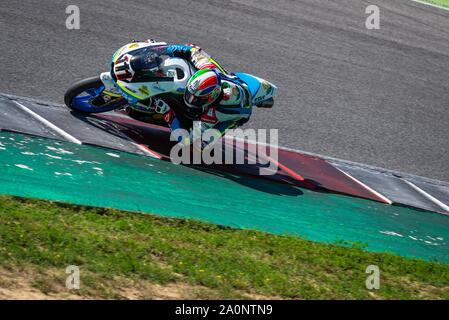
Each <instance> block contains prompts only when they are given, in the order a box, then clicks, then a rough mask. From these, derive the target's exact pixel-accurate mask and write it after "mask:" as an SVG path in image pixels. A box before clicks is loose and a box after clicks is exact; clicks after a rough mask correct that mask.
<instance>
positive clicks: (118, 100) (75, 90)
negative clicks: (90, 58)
mask: <svg viewBox="0 0 449 320" xmlns="http://www.w3.org/2000/svg"><path fill="white" fill-rule="evenodd" d="M103 90H104V85H103V82H101V79H100V77H99V76H97V77H92V78H87V79H84V80H81V81H78V82H76V83H74V84H73V85H72V86H71V87H70V88H68V89H67V91H66V93H65V95H64V103H65V104H66V106H67V107H69V108H70V109H72V110H74V111H77V112H82V113H100V112H106V111H111V110H114V109H118V108H121V107H123V106H125V105H126V104H127V101H126V99H125V98H123V97H111V96H109V95H107V94H103Z"/></svg>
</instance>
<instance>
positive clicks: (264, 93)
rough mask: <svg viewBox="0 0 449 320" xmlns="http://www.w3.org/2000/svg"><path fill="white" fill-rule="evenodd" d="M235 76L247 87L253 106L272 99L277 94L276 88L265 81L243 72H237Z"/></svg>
mask: <svg viewBox="0 0 449 320" xmlns="http://www.w3.org/2000/svg"><path fill="white" fill-rule="evenodd" d="M235 75H236V76H237V77H238V78H239V79H240V80H242V81H243V82H244V83H245V84H246V85H247V86H248V90H249V92H250V94H251V102H252V103H253V104H257V103H260V102H262V101H265V100H268V99H270V98H273V97H275V96H276V94H277V90H278V88H277V87H276V86H275V85H274V84H272V83H271V82H268V81H267V80H264V79H262V78H258V77H255V76H253V75H250V74H247V73H243V72H237V73H235Z"/></svg>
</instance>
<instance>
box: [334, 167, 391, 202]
mask: <svg viewBox="0 0 449 320" xmlns="http://www.w3.org/2000/svg"><path fill="white" fill-rule="evenodd" d="M335 169H337V170H338V171H340V172H341V173H343V174H344V175H345V176H347V177H348V178H350V179H352V180H353V181H354V182H357V183H358V184H360V185H361V186H362V187H364V188H365V189H367V190H368V191H370V192H372V193H374V194H375V195H376V196H378V197H379V198H381V199H382V200H383V201H384V202H385V203H388V204H392V203H393V201H391V200H390V199H388V198H387V197H385V196H384V195H383V194H381V193H380V192H378V191H376V190H374V189H373V188H371V187H368V186H367V185H366V184H364V183H363V182H361V181H360V180H358V179H356V178H354V177H353V176H351V175H350V174H348V173H346V172H344V171H343V170H341V169H340V168H337V167H335Z"/></svg>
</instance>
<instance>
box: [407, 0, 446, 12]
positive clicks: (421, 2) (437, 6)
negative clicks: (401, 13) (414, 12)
mask: <svg viewBox="0 0 449 320" xmlns="http://www.w3.org/2000/svg"><path fill="white" fill-rule="evenodd" d="M412 1H413V2H417V3H420V4H423V5H426V6H429V7H434V8H438V9H442V10H446V11H449V8H446V7H443V6H439V5H437V4H433V3H429V2H425V1H421V0H412Z"/></svg>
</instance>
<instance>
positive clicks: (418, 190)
mask: <svg viewBox="0 0 449 320" xmlns="http://www.w3.org/2000/svg"><path fill="white" fill-rule="evenodd" d="M402 181H404V182H405V183H406V184H408V185H409V186H410V187H412V188H413V189H415V190H416V191H417V192H418V193H420V194H421V195H423V196H424V197H425V198H427V199H428V200H430V201H431V202H433V203H434V204H436V205H437V206H438V207H440V208H441V209H443V210H444V211H446V212H447V213H448V214H449V206H447V205H446V204H444V203H443V202H441V201H440V200H438V199H437V198H435V197H434V196H432V195H430V194H428V193H427V192H425V191H424V190H423V189H421V188H420V187H418V186H417V185H415V184H414V183H412V182H410V181H407V180H405V179H402Z"/></svg>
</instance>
